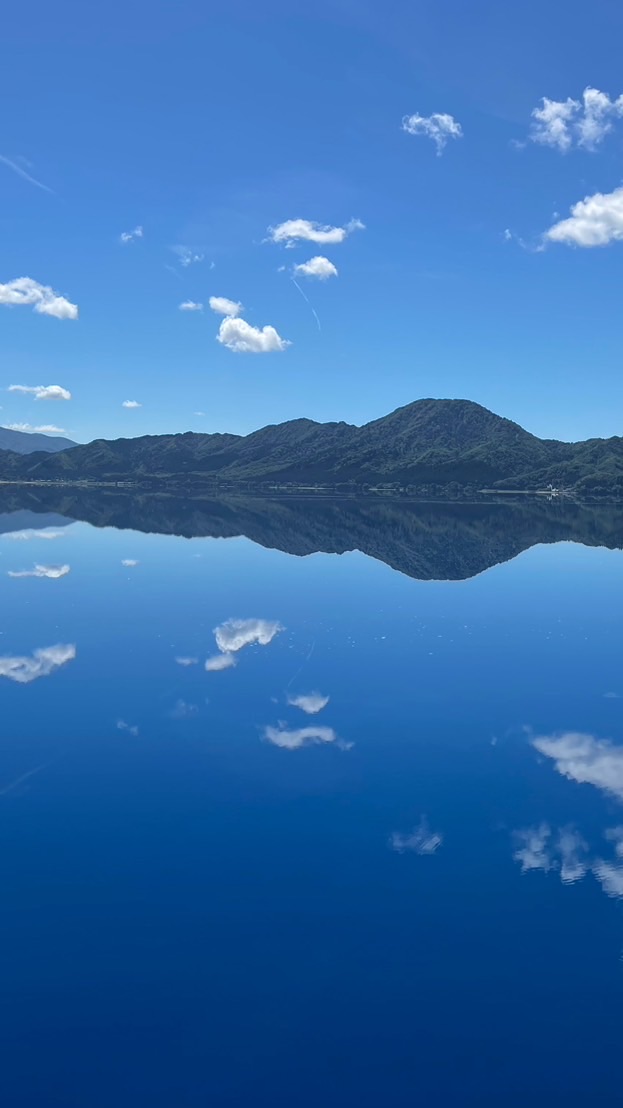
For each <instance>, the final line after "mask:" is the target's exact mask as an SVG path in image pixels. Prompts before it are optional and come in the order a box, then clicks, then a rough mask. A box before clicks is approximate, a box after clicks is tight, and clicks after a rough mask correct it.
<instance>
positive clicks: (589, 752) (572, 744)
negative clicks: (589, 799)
mask: <svg viewBox="0 0 623 1108" xmlns="http://www.w3.org/2000/svg"><path fill="white" fill-rule="evenodd" d="M532 745H533V746H534V748H535V750H538V751H539V753H540V754H544V755H545V757H546V758H552V759H553V761H554V763H555V768H556V769H557V770H558V773H560V774H562V776H563V777H567V778H569V779H570V780H572V781H577V782H578V783H579V784H588V785H594V786H595V787H596V788H598V789H602V790H603V791H604V792H606V793H610V794H612V795H613V796H616V797H617V798H618V799H619V800H623V746H615V745H614V744H613V743H612V742H611V741H610V740H609V739H597V738H595V736H594V735H585V734H582V733H581V732H579V731H566V732H564V733H563V734H560V735H540V736H539V737H538V738H536V739H533V740H532Z"/></svg>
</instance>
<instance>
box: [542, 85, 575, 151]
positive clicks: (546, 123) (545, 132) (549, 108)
mask: <svg viewBox="0 0 623 1108" xmlns="http://www.w3.org/2000/svg"><path fill="white" fill-rule="evenodd" d="M579 107H580V105H579V103H578V101H577V100H571V99H567V100H565V101H562V100H561V101H558V100H548V98H547V97H546V96H544V97H543V107H542V108H535V109H534V110H533V112H532V118H533V119H534V123H533V124H532V129H531V131H530V138H531V139H532V141H533V142H538V143H541V145H542V146H555V147H556V148H557V149H558V150H562V151H563V152H564V151H565V150H568V149H569V148H570V146H571V143H572V137H571V133H570V126H569V125H570V123H571V121H572V119H573V117H574V115H575V113H576V112H577V111H578V109H579Z"/></svg>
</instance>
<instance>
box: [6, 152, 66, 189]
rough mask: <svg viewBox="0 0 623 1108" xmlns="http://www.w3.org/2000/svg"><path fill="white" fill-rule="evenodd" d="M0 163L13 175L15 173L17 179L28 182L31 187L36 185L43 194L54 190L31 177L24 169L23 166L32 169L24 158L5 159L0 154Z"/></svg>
mask: <svg viewBox="0 0 623 1108" xmlns="http://www.w3.org/2000/svg"><path fill="white" fill-rule="evenodd" d="M0 162H2V164H3V165H6V166H8V168H9V169H12V170H13V172H14V173H17V175H18V176H19V177H23V179H24V180H25V181H29V182H30V184H31V185H36V186H37V188H38V189H43V190H44V191H45V192H54V189H51V188H49V187H48V185H44V184H43V183H42V181H38V180H37V178H36V177H33V176H32V175H31V174H30V173H28V172H27V170H26V169H24V166H28V167H29V169H30V168H32V167H31V165H30V162H28V161H26V158H15V159H14V158H7V157H5V155H4V154H0Z"/></svg>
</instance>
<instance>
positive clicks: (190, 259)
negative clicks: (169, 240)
mask: <svg viewBox="0 0 623 1108" xmlns="http://www.w3.org/2000/svg"><path fill="white" fill-rule="evenodd" d="M171 249H172V251H173V253H174V254H177V256H178V258H179V260H180V265H182V266H184V269H186V268H187V267H188V266H189V265H195V263H196V262H202V261H203V259H204V257H205V255H204V254H196V253H195V251H194V250H191V248H190V246H172V247H171Z"/></svg>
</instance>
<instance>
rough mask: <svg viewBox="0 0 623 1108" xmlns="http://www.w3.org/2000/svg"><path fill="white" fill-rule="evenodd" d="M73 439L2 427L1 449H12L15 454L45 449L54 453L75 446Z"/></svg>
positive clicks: (0, 429)
mask: <svg viewBox="0 0 623 1108" xmlns="http://www.w3.org/2000/svg"><path fill="white" fill-rule="evenodd" d="M75 445H76V444H75V442H72V441H71V439H61V438H57V437H55V438H52V436H51V435H40V434H38V433H37V432H36V431H11V430H10V429H9V428H8V427H0V450H12V451H13V453H14V454H34V453H35V452H36V451H40V452H43V451H45V452H46V453H48V454H54V453H56V451H57V450H69V449H70V448H71V447H73V446H75Z"/></svg>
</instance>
